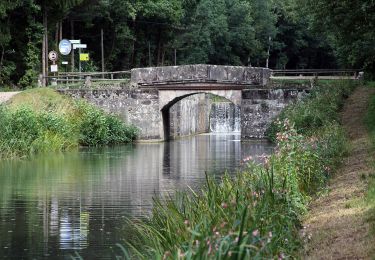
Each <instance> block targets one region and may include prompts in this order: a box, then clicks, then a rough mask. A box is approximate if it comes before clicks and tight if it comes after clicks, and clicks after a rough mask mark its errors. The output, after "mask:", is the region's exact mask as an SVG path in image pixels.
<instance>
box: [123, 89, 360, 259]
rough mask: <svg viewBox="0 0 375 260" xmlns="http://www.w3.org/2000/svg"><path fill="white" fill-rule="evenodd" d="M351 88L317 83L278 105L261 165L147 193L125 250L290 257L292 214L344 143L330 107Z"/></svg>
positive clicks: (295, 243) (296, 223) (296, 215)
mask: <svg viewBox="0 0 375 260" xmlns="http://www.w3.org/2000/svg"><path fill="white" fill-rule="evenodd" d="M336 84H337V85H336ZM328 87H329V88H328ZM353 88H354V84H352V83H351V82H345V83H344V82H342V83H340V84H338V83H336V82H334V83H332V84H330V85H329V86H328V85H326V86H319V87H317V88H316V89H314V90H313V91H312V93H311V94H310V96H309V97H307V98H306V99H304V100H301V101H300V102H299V103H297V104H295V105H292V106H291V107H289V108H288V109H286V110H285V112H284V113H283V114H282V115H281V116H280V117H279V119H277V120H276V121H275V122H274V124H273V126H272V131H270V135H271V136H273V139H274V140H275V141H276V144H277V147H276V149H275V152H274V154H273V155H271V156H269V157H268V156H264V157H263V165H257V164H255V163H254V162H252V158H245V159H244V163H245V164H246V168H245V169H244V170H243V171H242V172H240V173H238V174H237V175H236V176H235V177H234V178H233V177H230V176H225V177H223V178H222V180H221V181H219V182H218V181H215V180H213V179H212V178H211V177H209V176H208V177H207V183H206V186H205V187H204V188H203V190H202V192H201V193H196V192H193V191H192V192H189V193H186V192H181V193H178V194H177V195H176V196H175V197H173V198H171V199H169V200H167V201H160V200H155V206H154V209H153V213H152V216H151V217H150V218H149V219H148V220H147V221H143V222H137V223H136V224H134V230H132V231H131V232H132V233H133V234H134V237H133V239H132V242H131V243H129V244H128V246H129V251H130V252H131V254H136V255H137V256H138V257H141V258H150V257H152V258H156V259H157V258H164V259H177V258H194V259H211V258H219V259H221V258H236V259H237V258H239V259H248V258H285V257H289V256H292V257H293V256H296V255H297V249H298V248H300V246H301V244H300V240H299V238H298V232H299V229H300V218H301V216H302V215H303V214H304V213H305V212H306V210H307V204H308V202H309V200H310V198H311V196H312V195H314V194H316V193H317V192H319V191H320V190H321V189H322V188H323V187H324V184H325V183H326V181H327V179H328V178H329V176H330V174H331V173H332V171H334V169H335V167H336V166H337V165H338V163H339V162H340V159H341V158H342V156H343V155H344V153H345V152H346V150H347V147H346V144H347V142H346V138H345V134H344V131H343V130H342V128H341V126H340V124H339V121H338V112H339V108H340V107H341V105H342V103H343V100H344V99H345V97H346V96H347V95H348V94H349V93H350V92H351V90H352V89H353ZM302 104H303V105H302ZM322 106H328V107H327V109H321V108H320V107H322ZM301 109H302V110H301ZM297 115H298V116H297ZM313 115H315V116H313Z"/></svg>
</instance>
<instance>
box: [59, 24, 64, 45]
mask: <svg viewBox="0 0 375 260" xmlns="http://www.w3.org/2000/svg"><path fill="white" fill-rule="evenodd" d="M62 33H63V22H62V20H61V21H60V31H59V42H60V41H61V40H62V39H63V37H62Z"/></svg>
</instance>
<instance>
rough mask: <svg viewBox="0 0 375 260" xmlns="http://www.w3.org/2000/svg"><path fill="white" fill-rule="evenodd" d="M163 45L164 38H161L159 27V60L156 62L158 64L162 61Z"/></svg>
mask: <svg viewBox="0 0 375 260" xmlns="http://www.w3.org/2000/svg"><path fill="white" fill-rule="evenodd" d="M162 45H163V43H162V39H161V29H159V33H158V57H157V62H156V64H157V65H158V66H160V63H161V62H160V61H161V51H162V50H161V49H162Z"/></svg>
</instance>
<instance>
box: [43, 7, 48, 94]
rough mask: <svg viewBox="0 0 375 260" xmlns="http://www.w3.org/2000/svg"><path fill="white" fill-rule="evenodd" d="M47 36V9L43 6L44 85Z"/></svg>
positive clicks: (44, 81) (44, 84) (44, 80)
mask: <svg viewBox="0 0 375 260" xmlns="http://www.w3.org/2000/svg"><path fill="white" fill-rule="evenodd" d="M46 38H47V9H46V6H45V5H44V6H43V41H42V87H45V86H46V76H47V73H46V56H47V55H46V42H47V41H46Z"/></svg>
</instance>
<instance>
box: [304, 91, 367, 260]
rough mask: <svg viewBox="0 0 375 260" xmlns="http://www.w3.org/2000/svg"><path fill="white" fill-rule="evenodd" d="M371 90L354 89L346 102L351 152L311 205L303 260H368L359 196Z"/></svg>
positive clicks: (364, 167) (364, 172)
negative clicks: (321, 195)
mask: <svg viewBox="0 0 375 260" xmlns="http://www.w3.org/2000/svg"><path fill="white" fill-rule="evenodd" d="M371 93H374V89H367V88H362V87H361V88H358V89H356V90H355V92H354V93H353V95H352V96H351V97H350V98H349V99H348V100H347V101H346V104H345V107H344V110H343V113H342V123H343V125H344V127H345V129H346V131H347V133H348V135H349V138H350V143H351V146H352V150H351V151H350V154H349V155H348V157H347V158H345V160H344V163H343V165H342V167H340V169H339V170H338V171H337V173H336V176H334V177H333V179H332V180H331V181H330V185H329V192H328V195H326V196H323V197H321V198H319V199H318V200H316V201H314V202H313V203H312V205H311V208H310V212H309V215H308V216H307V219H306V220H305V221H304V223H303V225H304V229H303V231H302V232H301V233H302V236H304V237H305V240H306V241H307V243H306V247H305V250H304V257H303V258H304V259H370V246H373V243H374V242H373V241H370V240H369V237H368V231H369V225H368V223H367V222H366V221H365V211H366V207H365V205H364V203H363V196H364V193H365V189H366V184H365V182H364V181H363V176H365V175H368V174H369V173H370V171H371V168H370V167H369V166H368V161H369V159H370V148H371V144H370V143H369V139H368V136H367V132H366V127H365V125H364V123H363V118H364V115H365V113H366V111H367V107H368V101H369V96H370V95H371Z"/></svg>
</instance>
